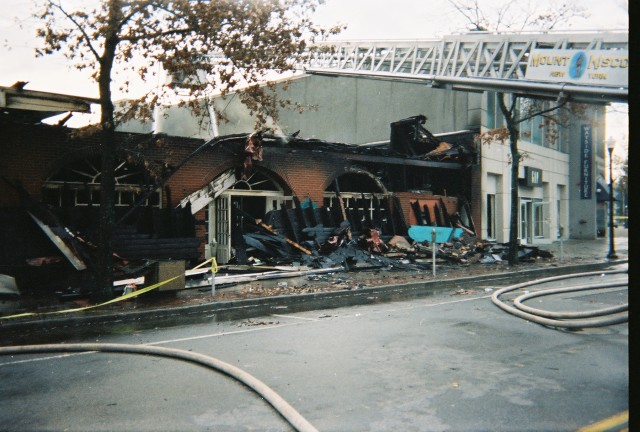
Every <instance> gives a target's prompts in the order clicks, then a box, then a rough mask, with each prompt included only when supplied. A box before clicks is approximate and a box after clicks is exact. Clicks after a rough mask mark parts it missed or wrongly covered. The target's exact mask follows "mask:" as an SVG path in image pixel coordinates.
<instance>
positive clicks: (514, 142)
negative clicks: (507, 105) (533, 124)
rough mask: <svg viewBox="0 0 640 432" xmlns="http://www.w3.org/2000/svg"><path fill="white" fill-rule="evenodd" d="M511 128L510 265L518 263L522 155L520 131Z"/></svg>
mask: <svg viewBox="0 0 640 432" xmlns="http://www.w3.org/2000/svg"><path fill="white" fill-rule="evenodd" d="M507 127H508V129H509V147H510V150H511V216H510V217H509V253H508V261H509V265H515V264H518V207H519V203H520V196H519V194H518V171H519V169H520V155H519V153H518V131H517V129H516V128H515V127H513V126H511V127H509V126H507Z"/></svg>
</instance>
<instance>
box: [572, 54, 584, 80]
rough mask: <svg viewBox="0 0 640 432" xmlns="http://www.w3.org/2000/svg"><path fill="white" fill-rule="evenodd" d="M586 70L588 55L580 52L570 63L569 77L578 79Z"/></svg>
mask: <svg viewBox="0 0 640 432" xmlns="http://www.w3.org/2000/svg"><path fill="white" fill-rule="evenodd" d="M586 70H587V55H586V54H585V53H584V52H582V51H578V52H577V53H575V54H574V55H573V57H572V58H571V63H569V76H570V77H571V78H573V79H578V78H580V77H581V76H582V75H583V74H584V72H585V71H586Z"/></svg>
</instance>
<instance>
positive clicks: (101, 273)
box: [92, 0, 121, 302]
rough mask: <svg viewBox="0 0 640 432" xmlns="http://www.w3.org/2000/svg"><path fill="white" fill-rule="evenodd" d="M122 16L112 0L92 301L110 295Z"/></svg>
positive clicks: (103, 71)
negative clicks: (114, 77) (115, 92)
mask: <svg viewBox="0 0 640 432" xmlns="http://www.w3.org/2000/svg"><path fill="white" fill-rule="evenodd" d="M120 15H121V5H120V2H119V1H117V0H115V1H111V2H110V5H109V21H110V24H111V26H110V27H111V28H110V30H109V33H110V34H109V35H108V37H107V38H106V42H105V47H104V52H103V54H102V56H101V57H100V73H99V76H98V87H99V89H100V109H101V113H100V126H101V128H102V130H101V136H100V147H101V152H100V153H101V156H102V174H101V178H100V187H101V193H100V223H99V227H98V250H97V256H96V263H95V265H96V268H95V274H96V284H95V285H96V286H95V287H94V290H93V294H92V300H93V301H94V302H103V301H105V300H109V299H111V298H113V258H112V257H113V228H114V226H115V219H116V218H115V165H116V144H115V121H114V107H113V101H112V99H111V97H112V96H111V72H112V69H113V62H114V59H115V52H116V48H117V45H118V39H117V36H116V35H117V25H118V24H117V23H118V22H119V17H120Z"/></svg>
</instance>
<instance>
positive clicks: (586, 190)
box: [580, 125, 593, 200]
mask: <svg viewBox="0 0 640 432" xmlns="http://www.w3.org/2000/svg"><path fill="white" fill-rule="evenodd" d="M591 141H592V140H591V125H582V126H581V128H580V199H584V200H590V199H591V195H592V189H591V185H592V184H593V179H592V178H591V177H592V174H591V173H592V169H591V168H592V167H591V163H592V162H591V161H592V159H593V155H592V154H591V152H592V145H591Z"/></svg>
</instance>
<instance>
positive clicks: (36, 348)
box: [0, 343, 318, 432]
mask: <svg viewBox="0 0 640 432" xmlns="http://www.w3.org/2000/svg"><path fill="white" fill-rule="evenodd" d="M92 351H99V352H110V353H120V354H142V355H152V356H158V357H166V358H170V359H176V360H182V361H187V362H190V363H195V364H198V365H200V366H204V367H206V368H209V369H213V370H215V371H217V372H221V373H223V374H225V375H227V376H230V377H231V378H233V379H235V380H237V381H239V382H241V383H242V384H244V385H245V386H247V387H249V388H250V389H251V390H253V391H254V392H255V393H257V394H258V395H259V396H261V397H262V398H264V399H265V400H266V401H267V402H268V403H269V404H270V405H271V406H272V407H273V408H274V409H275V410H276V412H277V413H278V414H280V415H281V416H282V417H283V418H284V419H285V420H286V421H287V422H289V424H290V425H291V426H293V428H294V429H295V430H296V431H298V432H318V430H317V429H316V428H315V427H314V426H313V425H312V424H311V423H309V422H308V421H307V420H306V419H305V418H304V417H302V415H300V413H298V412H297V411H296V410H295V409H294V408H293V407H292V406H291V405H289V403H287V402H286V401H285V400H284V399H283V398H282V397H281V396H280V395H278V394H277V393H276V392H274V391H273V390H272V389H271V388H270V387H268V386H267V385H266V384H264V383H263V382H262V381H260V380H258V379H257V378H255V377H253V376H252V375H250V374H248V373H247V372H245V371H243V370H242V369H240V368H237V367H235V366H233V365H230V364H228V363H225V362H223V361H221V360H218V359H216V358H214V357H209V356H206V355H204V354H199V353H195V352H191V351H185V350H180V349H175V348H164V347H156V346H148V345H132V344H110V343H72V344H47V345H24V346H8V347H0V355H16V354H42V353H52V352H92Z"/></svg>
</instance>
